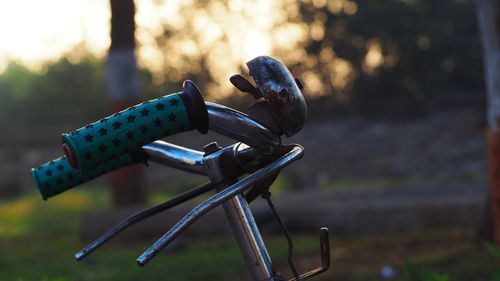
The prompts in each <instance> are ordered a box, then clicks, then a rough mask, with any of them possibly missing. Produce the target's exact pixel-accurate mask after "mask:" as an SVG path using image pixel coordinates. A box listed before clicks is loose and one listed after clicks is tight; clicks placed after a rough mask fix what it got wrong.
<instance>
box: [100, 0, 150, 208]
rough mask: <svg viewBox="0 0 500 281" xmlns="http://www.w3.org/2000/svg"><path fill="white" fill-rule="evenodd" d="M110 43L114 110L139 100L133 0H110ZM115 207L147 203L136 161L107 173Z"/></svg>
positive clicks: (110, 91)
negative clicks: (129, 165)
mask: <svg viewBox="0 0 500 281" xmlns="http://www.w3.org/2000/svg"><path fill="white" fill-rule="evenodd" d="M110 4H111V46H110V48H109V53H108V60H107V84H108V94H109V98H110V100H111V111H112V112H117V111H120V110H123V109H125V108H127V107H129V106H132V105H134V104H136V103H138V102H140V100H141V95H140V87H139V78H138V73H137V66H136V59H135V54H134V49H135V36H134V32H135V21H134V15H135V6H134V1H133V0H110ZM110 185H111V191H112V198H113V203H114V206H115V207H121V206H130V205H139V204H144V203H146V191H145V188H144V167H142V166H140V165H135V166H132V167H127V168H122V169H120V170H118V171H115V172H113V173H111V174H110Z"/></svg>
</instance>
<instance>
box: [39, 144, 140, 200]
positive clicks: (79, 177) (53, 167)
mask: <svg viewBox="0 0 500 281" xmlns="http://www.w3.org/2000/svg"><path fill="white" fill-rule="evenodd" d="M145 159H146V158H145V154H144V152H143V151H142V150H141V151H137V152H133V153H128V154H124V155H122V156H120V157H118V158H117V159H115V160H113V161H109V162H107V163H105V164H103V165H100V166H99V167H97V168H95V169H92V170H87V171H85V172H83V173H79V172H78V171H76V170H75V169H73V168H72V167H71V166H70V164H69V162H68V159H67V158H66V156H63V157H60V158H57V159H54V160H52V161H50V162H47V163H45V164H42V165H40V166H38V167H37V168H33V169H31V175H32V176H33V179H34V180H35V183H36V185H37V187H38V190H39V191H40V194H41V195H42V198H43V200H47V199H48V198H50V197H52V196H55V195H57V194H59V193H62V192H64V191H66V190H69V189H71V188H73V187H75V186H77V185H80V184H82V183H85V182H87V181H89V180H91V179H94V178H96V177H98V176H100V175H103V174H106V173H108V172H111V171H113V170H116V169H119V168H121V167H125V166H129V165H132V164H136V163H140V162H145Z"/></svg>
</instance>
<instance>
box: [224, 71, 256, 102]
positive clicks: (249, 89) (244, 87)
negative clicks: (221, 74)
mask: <svg viewBox="0 0 500 281" xmlns="http://www.w3.org/2000/svg"><path fill="white" fill-rule="evenodd" d="M229 81H230V82H231V84H233V86H235V87H236V89H238V90H240V91H241V92H244V93H249V94H251V95H252V96H253V97H254V98H255V99H260V98H262V97H263V95H262V93H261V92H260V90H259V88H257V87H255V86H254V85H253V84H252V83H250V81H248V80H247V79H246V78H245V77H243V75H241V74H235V75H233V76H231V77H229Z"/></svg>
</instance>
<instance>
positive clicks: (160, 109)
mask: <svg viewBox="0 0 500 281" xmlns="http://www.w3.org/2000/svg"><path fill="white" fill-rule="evenodd" d="M155 108H156V110H158V111H162V110H163V109H164V108H165V105H164V104H163V103H161V102H159V103H157V104H156V105H155Z"/></svg>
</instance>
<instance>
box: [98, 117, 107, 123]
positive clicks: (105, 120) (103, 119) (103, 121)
mask: <svg viewBox="0 0 500 281" xmlns="http://www.w3.org/2000/svg"><path fill="white" fill-rule="evenodd" d="M106 122H108V118H102V119H101V121H99V123H106Z"/></svg>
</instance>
